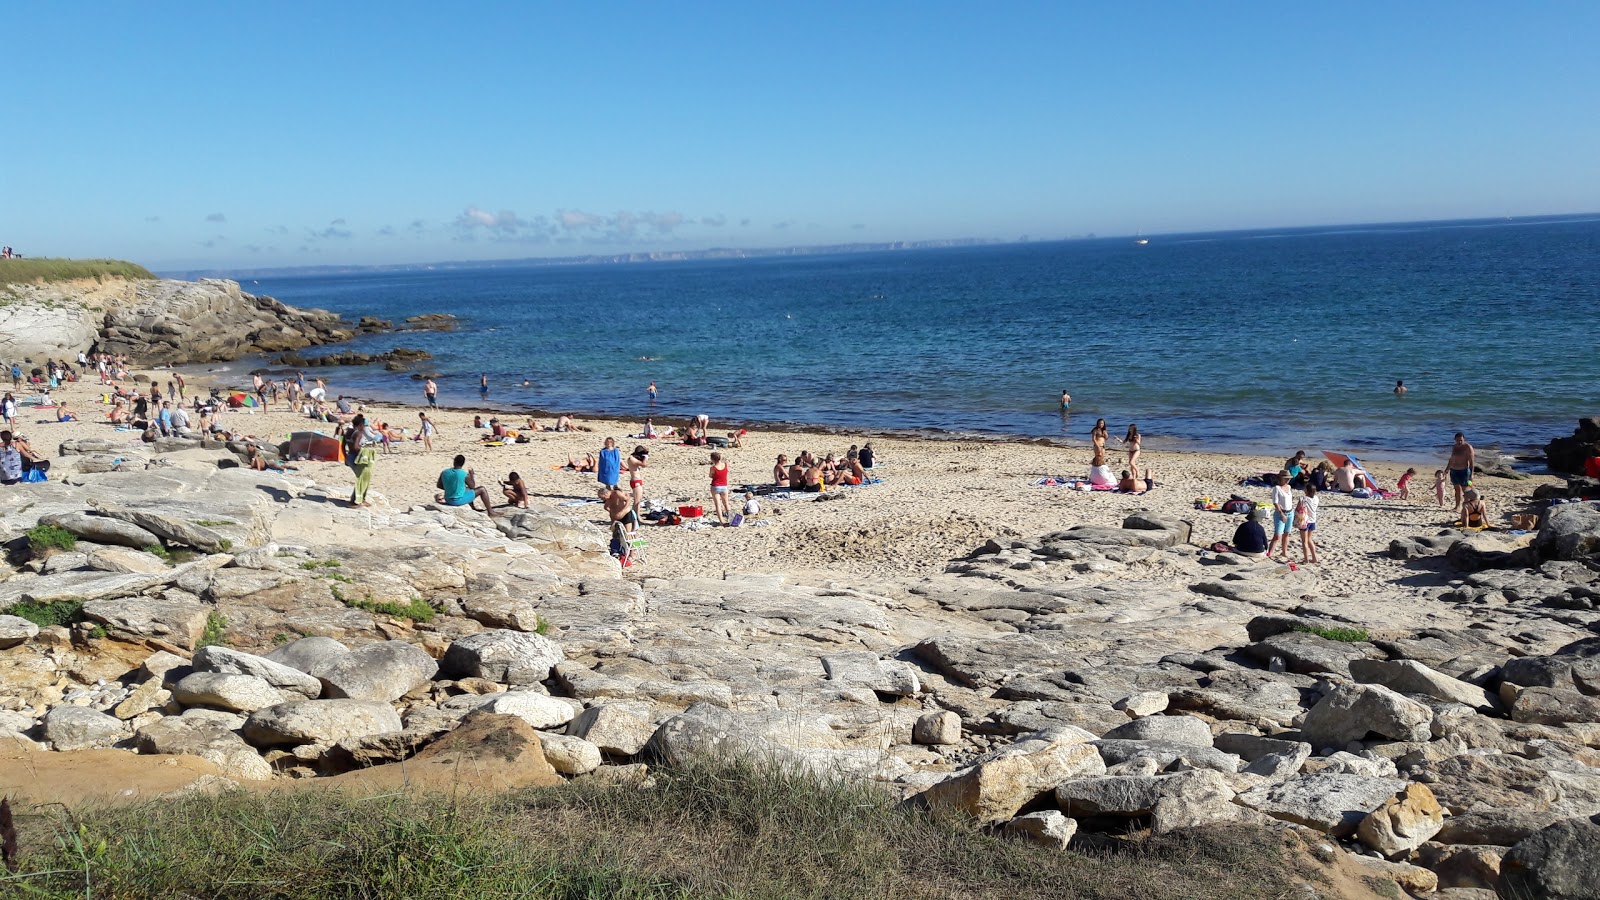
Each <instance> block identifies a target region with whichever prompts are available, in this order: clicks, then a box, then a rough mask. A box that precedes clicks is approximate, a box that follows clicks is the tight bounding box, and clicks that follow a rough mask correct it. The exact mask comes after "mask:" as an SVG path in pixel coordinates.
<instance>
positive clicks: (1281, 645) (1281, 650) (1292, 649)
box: [1239, 631, 1379, 676]
mask: <svg viewBox="0 0 1600 900" xmlns="http://www.w3.org/2000/svg"><path fill="white" fill-rule="evenodd" d="M1239 652H1240V654H1241V655H1243V656H1245V657H1247V658H1249V659H1253V660H1255V661H1256V662H1259V663H1261V664H1263V665H1266V664H1268V663H1270V662H1271V661H1272V660H1273V659H1274V658H1276V659H1281V660H1283V662H1284V664H1285V665H1286V666H1287V667H1288V669H1289V671H1291V672H1295V673H1297V674H1300V675H1319V674H1327V673H1331V674H1335V675H1346V676H1348V675H1349V674H1350V663H1351V661H1352V660H1357V659H1365V658H1368V657H1371V656H1377V655H1379V650H1378V648H1376V647H1374V646H1372V645H1371V644H1369V643H1366V642H1364V641H1360V642H1351V641H1330V640H1328V639H1327V638H1325V637H1322V636H1320V635H1315V634H1310V633H1308V632H1301V631H1285V632H1282V633H1279V634H1274V635H1271V636H1269V637H1267V638H1264V639H1262V640H1260V641H1257V642H1256V643H1254V644H1249V645H1247V646H1245V647H1243V648H1241V649H1240V651H1239Z"/></svg>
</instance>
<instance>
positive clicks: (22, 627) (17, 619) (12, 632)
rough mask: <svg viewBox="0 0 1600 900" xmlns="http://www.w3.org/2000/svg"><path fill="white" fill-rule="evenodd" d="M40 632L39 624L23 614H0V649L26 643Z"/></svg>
mask: <svg viewBox="0 0 1600 900" xmlns="http://www.w3.org/2000/svg"><path fill="white" fill-rule="evenodd" d="M38 633H39V626H37V625H35V624H33V623H32V622H30V621H28V620H27V619H24V618H22V617H21V616H0V650H7V649H9V648H11V647H15V646H17V645H18V644H25V643H27V642H28V641H31V640H33V639H34V637H35V636H36V635H38Z"/></svg>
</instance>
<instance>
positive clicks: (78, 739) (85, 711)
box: [44, 705, 128, 750]
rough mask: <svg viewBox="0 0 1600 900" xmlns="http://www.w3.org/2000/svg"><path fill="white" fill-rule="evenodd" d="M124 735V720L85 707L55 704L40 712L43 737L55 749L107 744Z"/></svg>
mask: <svg viewBox="0 0 1600 900" xmlns="http://www.w3.org/2000/svg"><path fill="white" fill-rule="evenodd" d="M127 736H128V726H127V723H125V722H123V721H121V720H120V719H117V718H116V717H114V716H108V715H106V714H105V713H103V712H97V711H95V710H92V709H89V708H88V707H86V706H70V705H69V706H57V707H55V708H54V709H52V710H50V711H49V712H47V713H45V714H44V737H45V740H47V741H49V742H50V745H51V746H52V747H54V748H55V749H57V750H84V749H87V748H90V747H109V746H110V745H112V744H115V743H116V742H118V741H120V740H122V739H124V738H126V737H127Z"/></svg>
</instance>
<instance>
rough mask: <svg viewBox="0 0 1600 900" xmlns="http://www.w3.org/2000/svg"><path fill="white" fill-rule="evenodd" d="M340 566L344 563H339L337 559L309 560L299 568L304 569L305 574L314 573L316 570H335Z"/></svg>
mask: <svg viewBox="0 0 1600 900" xmlns="http://www.w3.org/2000/svg"><path fill="white" fill-rule="evenodd" d="M342 565H344V563H342V562H339V561H338V560H337V559H311V560H307V561H305V562H303V563H301V564H300V568H302V569H305V570H306V571H307V572H315V571H316V570H318V569H337V568H339V567H340V566H342Z"/></svg>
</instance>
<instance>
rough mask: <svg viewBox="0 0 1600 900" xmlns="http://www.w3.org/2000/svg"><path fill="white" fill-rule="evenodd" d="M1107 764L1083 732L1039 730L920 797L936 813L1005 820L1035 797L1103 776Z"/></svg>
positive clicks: (981, 819)
mask: <svg viewBox="0 0 1600 900" xmlns="http://www.w3.org/2000/svg"><path fill="white" fill-rule="evenodd" d="M1105 770H1106V767H1105V763H1104V762H1103V761H1102V760H1101V758H1100V754H1099V753H1098V752H1097V751H1096V749H1095V747H1094V745H1093V744H1089V743H1085V742H1084V736H1083V735H1082V734H1074V733H1072V732H1068V731H1064V730H1063V731H1054V732H1038V733H1035V734H1031V735H1027V736H1025V737H1023V738H1022V739H1021V740H1018V741H1017V742H1016V743H1013V744H1011V745H1010V746H1007V747H1004V748H1001V749H1000V750H997V751H994V752H993V753H988V754H985V755H984V756H980V757H978V759H977V761H976V762H974V763H973V765H971V766H970V767H968V768H966V769H963V770H962V771H960V772H957V773H955V774H954V775H951V776H950V777H948V778H946V779H945V780H943V781H940V782H938V783H936V784H934V785H933V786H932V787H930V788H928V790H926V791H924V792H923V793H922V794H921V795H920V796H921V797H922V799H923V801H924V802H926V803H927V804H928V805H929V806H930V807H932V808H935V809H951V810H957V811H960V812H962V813H965V814H967V815H970V816H971V817H973V818H974V819H976V820H977V821H978V822H980V823H984V824H994V823H998V822H1004V821H1006V820H1008V819H1010V818H1012V817H1014V816H1015V815H1016V814H1017V811H1018V810H1020V809H1021V808H1022V807H1024V806H1026V805H1027V804H1028V803H1030V802H1032V801H1033V800H1034V798H1036V797H1038V796H1039V795H1040V794H1043V793H1045V792H1047V791H1050V790H1053V789H1054V788H1056V787H1057V786H1058V785H1061V784H1063V783H1065V782H1067V781H1069V780H1071V779H1074V778H1082V777H1085V776H1094V775H1103V774H1105Z"/></svg>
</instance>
